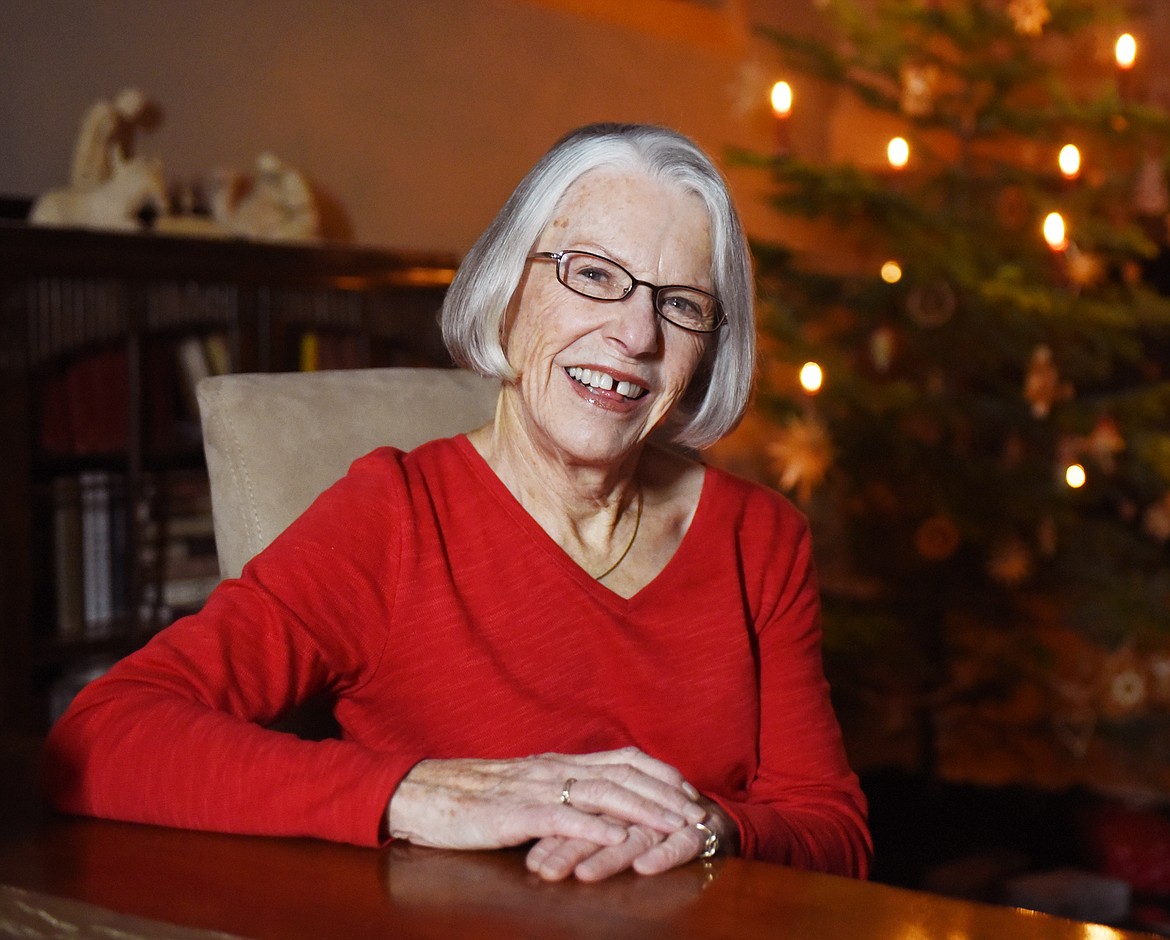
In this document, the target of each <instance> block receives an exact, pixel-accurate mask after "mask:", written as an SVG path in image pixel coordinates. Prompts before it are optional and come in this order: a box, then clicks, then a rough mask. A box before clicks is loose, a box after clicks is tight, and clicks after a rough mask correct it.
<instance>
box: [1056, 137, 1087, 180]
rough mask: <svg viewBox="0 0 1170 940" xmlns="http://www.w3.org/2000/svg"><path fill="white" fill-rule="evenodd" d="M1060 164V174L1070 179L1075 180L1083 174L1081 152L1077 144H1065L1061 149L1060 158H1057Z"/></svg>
mask: <svg viewBox="0 0 1170 940" xmlns="http://www.w3.org/2000/svg"><path fill="white" fill-rule="evenodd" d="M1056 162H1057V163H1059V164H1060V172H1061V173H1063V174H1064V175H1065V177H1067V178H1068V179H1070V180H1071V179H1075V178H1076V176H1077V175H1078V174H1079V173H1080V172H1081V152H1080V151H1079V150H1078V149H1077V145H1076V144H1065V145H1064V146H1063V147H1061V148H1060V156H1059V157H1057V158H1056Z"/></svg>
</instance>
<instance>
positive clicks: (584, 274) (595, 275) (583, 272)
mask: <svg viewBox="0 0 1170 940" xmlns="http://www.w3.org/2000/svg"><path fill="white" fill-rule="evenodd" d="M577 276H578V277H580V278H582V279H584V280H586V281H592V282H593V283H594V284H604V283H606V281H608V280H609V279H610V278H611V277H612V276H613V275H612V274H611V273H610V272H609V271H607V270H606V269H605V268H599V267H590V268H580V269H578V271H577Z"/></svg>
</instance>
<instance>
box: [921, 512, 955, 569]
mask: <svg viewBox="0 0 1170 940" xmlns="http://www.w3.org/2000/svg"><path fill="white" fill-rule="evenodd" d="M961 540H962V536H961V535H960V533H959V527H958V526H957V525H955V523H954V520H952V519H951V518H950V517H949V516H945V515H942V514H941V513H940V514H939V515H936V516H931V517H930V518H929V519H927V520H926V521H924V522H923V523H922V525H920V526H919V527H918V529H917V531H916V532H915V533H914V548H915V549H916V550H917V551H918V554H919V555H921V556H922V557H923V558H925V559H926V560H927V561H946V559H948V558H950V557H951V556H952V555H953V554H954V553H955V552H956V551H957V550H958V548H959V542H960V541H961Z"/></svg>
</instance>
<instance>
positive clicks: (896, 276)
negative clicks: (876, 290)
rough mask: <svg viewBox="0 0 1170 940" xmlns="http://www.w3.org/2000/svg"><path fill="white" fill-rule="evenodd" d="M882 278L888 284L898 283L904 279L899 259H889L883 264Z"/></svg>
mask: <svg viewBox="0 0 1170 940" xmlns="http://www.w3.org/2000/svg"><path fill="white" fill-rule="evenodd" d="M882 280H883V281H885V282H886V283H887V284H897V283H898V281H900V280H902V265H900V264H898V262H897V261H887V262H886V263H885V264H883V265H882Z"/></svg>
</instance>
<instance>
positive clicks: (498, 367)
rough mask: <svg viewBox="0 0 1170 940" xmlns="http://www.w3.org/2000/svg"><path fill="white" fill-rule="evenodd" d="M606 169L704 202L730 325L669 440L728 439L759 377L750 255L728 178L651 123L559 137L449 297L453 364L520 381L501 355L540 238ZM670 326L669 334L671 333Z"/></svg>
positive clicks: (677, 413) (677, 411) (714, 343)
mask: <svg viewBox="0 0 1170 940" xmlns="http://www.w3.org/2000/svg"><path fill="white" fill-rule="evenodd" d="M600 168H605V169H616V170H626V171H630V172H636V173H644V174H646V175H647V176H649V177H650V178H652V179H655V180H658V181H661V182H664V183H667V184H670V185H673V186H677V187H679V188H680V189H682V190H683V191H686V192H690V193H693V194H695V195H697V196H698V197H699V198H700V199H702V201H703V203H704V205H705V206H706V209H707V214H708V217H709V219H710V233H711V235H710V237H711V259H712V260H711V264H712V271H711V279H712V285H713V287H712V290H713V292H714V293H715V295H716V296H717V297H718V298H719V300H720V303H721V305H722V307H723V311H724V313H725V314H726V315H727V323H726V324H725V325H724V326H723V328H722V329H720V330H718V331H717V332H715V333H712V334H710V337H709V340H708V347H707V353H706V354H705V355H704V357H703V361H702V362H701V363H700V365H699V368H698V370H697V371H696V373H695V375H694V376H693V377H692V379H691V383H690V385H689V386H688V388H687V391H686V393H685V394H684V395H683V398H682V400H681V401H680V402H679V403H678V404H677V405H675V407H674V409H673V410H672V412H671V414H670V415H669V416H668V418H667V434H668V436H669V437H670V438H671V439H672V440H674V441H675V442H677V443H679V444H682V445H684V446H687V447H694V448H703V447H706V446H709V445H710V444H713V443H714V442H715V441H717V440H718V439H719V438H721V437H723V435H725V434H727V433H728V432H729V431H730V430H731V429H732V428H734V427H735V425H736V424H737V423H738V422H739V420H740V418H741V417H742V416H743V412H744V410H745V408H746V407H747V403H748V398H749V397H750V395H751V390H752V384H753V381H754V378H755V366H756V327H755V316H754V312H753V298H754V291H753V282H752V266H751V255H750V253H749V250H748V246H747V240H746V238H745V237H744V233H743V226H742V224H741V223H740V220H739V215H738V213H737V212H736V211H735V206H734V205H733V204H732V200H731V194H730V192H729V191H728V188H727V183H726V182H725V181H724V179H723V176H722V175H721V174H720V172H719V171H718V170H717V169H716V168H715V165H714V164H713V163H712V162H711V160H710V158H709V157H707V155H706V154H705V153H703V151H702V150H700V149H699V148H698V146H696V145H695V144H694V142H692V141H691V140H690V139H688V138H687V137H684V136H683V135H681V134H679V133H677V132H675V131H672V130H668V129H666V128H662V127H656V126H654V125H646V124H592V125H589V126H586V127H582V128H580V129H578V130H576V131H573V132H571V133H570V134H568V135H566V136H565V137H563V138H561V140H560V141H558V142H557V143H556V144H555V145H554V146H553V147H552V149H550V150H549V151H548V152H547V153H546V154H545V155H544V156H543V157H541V159H540V160H539V161H538V162H537V163H536V165H535V166H534V167H533V168H532V169H531V170H530V171H529V172H528V174H527V175H526V176H525V177H524V179H523V180H521V181H520V185H519V186H517V187H516V190H515V191H514V192H513V193H512V195H511V196H510V197H509V198H508V201H507V202H506V203H504V206H503V208H502V209H501V210H500V212H499V214H498V215H497V216H496V217H495V219H494V220H493V221H492V223H491V224H490V225H489V226H488V227H487V229H486V230H485V231H484V233H483V234H482V235H481V236H480V237H479V239H478V241H476V243H475V245H474V246H472V248H471V250H470V251H469V252H468V253H467V256H466V258H464V260H463V263H462V265H460V268H459V271H458V273H457V274H456V275H455V279H454V281H453V282H452V284H451V286H450V288H449V289H448V291H447V295H446V298H445V300H444V302H443V310H442V314H441V319H442V327H443V338H444V341H445V342H446V344H447V349H448V350H449V351H450V353H451V355H452V357H453V358H454V359H455V361H456V362H457V363H458V364H459V365H461V366H464V367H465V368H469V369H472V370H474V371H475V372H478V373H480V374H481V375H487V376H494V377H496V378H499V379H500V380H502V381H507V380H509V379H512V378H514V377H515V373H514V371H513V370H512V367H511V365H510V364H509V363H508V360H507V357H506V355H505V352H504V341H505V338H504V336H503V329H504V319H505V313H506V312H507V309H508V305H509V303H510V302H511V300H512V296H513V294H514V293H515V292H516V289H517V287H518V286H519V284H520V281H521V278H522V277H523V274H524V266H525V263H526V261H527V258H528V255H529V253H530V252H531V251H532V250H533V248H534V246H535V245H536V242H537V240H538V239H539V237H540V235H541V233H542V232H543V231H544V229H545V228H546V227H547V226H548V224H549V223H550V222H551V221H552V218H553V215H554V213H555V211H556V208H557V205H558V204H559V203H560V201H561V198H562V197H563V196H564V194H565V192H566V191H567V190H568V189H569V187H570V186H572V185H573V183H575V182H576V181H577V180H578V179H579V178H580V177H581V176H583V175H584V174H585V173H588V172H590V171H591V170H596V169H600ZM670 328H671V327H667V329H670Z"/></svg>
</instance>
